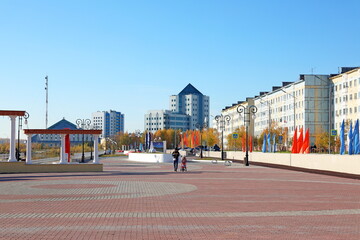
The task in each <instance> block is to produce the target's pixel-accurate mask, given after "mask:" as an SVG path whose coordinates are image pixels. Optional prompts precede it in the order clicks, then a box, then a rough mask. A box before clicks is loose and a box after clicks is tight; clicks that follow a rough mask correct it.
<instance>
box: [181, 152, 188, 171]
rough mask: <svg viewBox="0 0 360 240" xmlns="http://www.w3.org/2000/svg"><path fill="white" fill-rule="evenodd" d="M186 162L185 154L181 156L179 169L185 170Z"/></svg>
mask: <svg viewBox="0 0 360 240" xmlns="http://www.w3.org/2000/svg"><path fill="white" fill-rule="evenodd" d="M186 162H187V159H186V157H185V156H183V157H182V158H181V171H182V172H185V171H187V168H186Z"/></svg>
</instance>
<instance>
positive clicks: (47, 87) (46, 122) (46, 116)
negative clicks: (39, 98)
mask: <svg viewBox="0 0 360 240" xmlns="http://www.w3.org/2000/svg"><path fill="white" fill-rule="evenodd" d="M45 80H46V82H45V90H46V114H45V128H47V126H48V103H49V102H48V90H49V85H48V76H47V75H46V77H45Z"/></svg>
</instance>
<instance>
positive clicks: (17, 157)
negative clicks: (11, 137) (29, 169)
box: [16, 112, 30, 161]
mask: <svg viewBox="0 0 360 240" xmlns="http://www.w3.org/2000/svg"><path fill="white" fill-rule="evenodd" d="M29 116H30V115H29V113H28V112H25V114H24V116H23V117H24V119H25V124H27V119H28V118H29ZM23 117H22V116H20V117H19V127H18V147H17V152H16V159H17V160H18V161H20V130H21V129H22V118H23Z"/></svg>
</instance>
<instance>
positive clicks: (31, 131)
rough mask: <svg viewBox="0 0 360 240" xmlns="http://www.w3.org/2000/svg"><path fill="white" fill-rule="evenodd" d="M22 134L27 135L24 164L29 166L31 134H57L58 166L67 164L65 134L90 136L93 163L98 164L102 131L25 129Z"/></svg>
mask: <svg viewBox="0 0 360 240" xmlns="http://www.w3.org/2000/svg"><path fill="white" fill-rule="evenodd" d="M24 133H25V134H26V135H27V144H26V152H27V154H26V163H27V164H31V163H32V162H31V161H32V160H31V144H32V143H31V137H32V135H33V134H59V135H60V136H61V151H60V162H59V163H60V164H67V163H68V162H67V156H66V154H65V136H66V135H67V134H92V135H93V139H94V161H93V163H95V164H99V163H100V162H99V153H98V152H99V150H98V141H99V135H100V134H101V133H102V130H83V129H25V130H24Z"/></svg>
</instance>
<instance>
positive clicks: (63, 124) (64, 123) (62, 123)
mask: <svg viewBox="0 0 360 240" xmlns="http://www.w3.org/2000/svg"><path fill="white" fill-rule="evenodd" d="M64 128H69V129H77V127H76V125H75V124H73V123H71V122H69V121H67V120H65V118H63V119H62V120H60V121H58V122H57V123H55V124H54V125H52V126H50V127H49V128H48V129H64Z"/></svg>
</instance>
